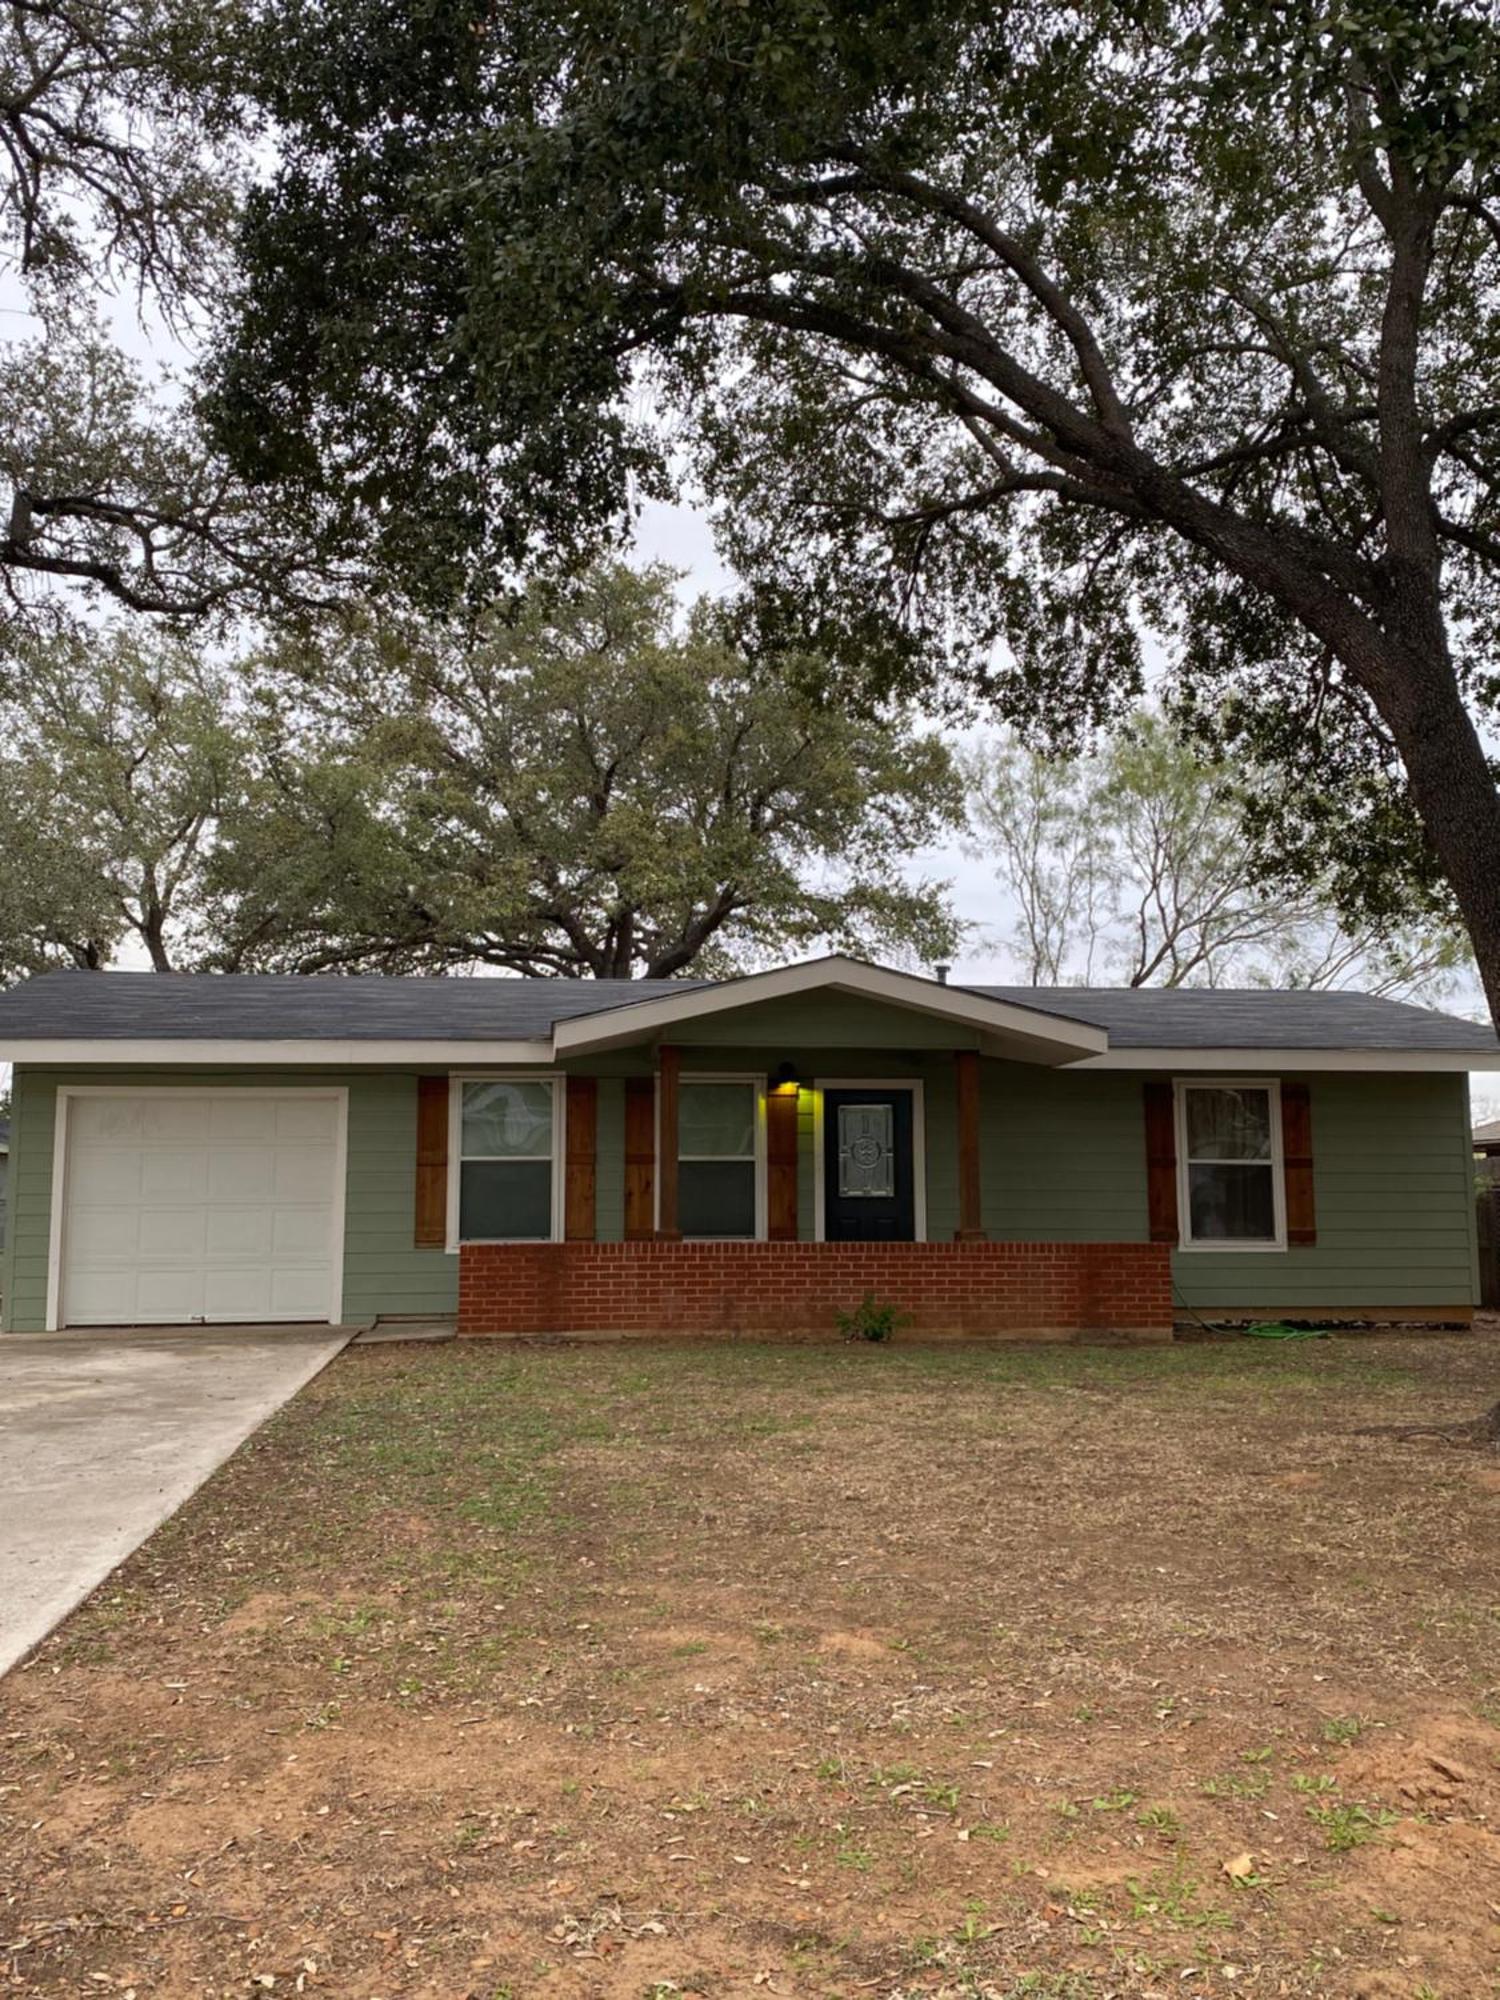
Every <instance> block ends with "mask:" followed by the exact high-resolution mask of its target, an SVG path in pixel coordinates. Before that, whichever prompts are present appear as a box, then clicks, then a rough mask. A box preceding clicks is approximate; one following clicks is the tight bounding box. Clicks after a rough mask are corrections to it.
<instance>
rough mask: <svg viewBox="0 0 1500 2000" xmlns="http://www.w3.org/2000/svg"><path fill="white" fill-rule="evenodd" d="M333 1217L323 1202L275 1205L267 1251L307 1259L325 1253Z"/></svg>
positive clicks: (288, 1258) (276, 1255)
mask: <svg viewBox="0 0 1500 2000" xmlns="http://www.w3.org/2000/svg"><path fill="white" fill-rule="evenodd" d="M332 1222H333V1217H332V1214H331V1212H330V1210H329V1208H328V1205H327V1204H326V1203H324V1204H323V1205H322V1206H320V1207H317V1208H276V1209H272V1210H271V1211H270V1223H271V1230H270V1241H269V1243H268V1244H267V1246H266V1250H267V1254H268V1255H270V1256H272V1257H275V1258H277V1259H278V1260H280V1259H286V1260H295V1261H298V1262H302V1263H306V1262H307V1261H308V1259H309V1258H312V1259H318V1258H321V1257H322V1256H323V1255H324V1252H325V1250H326V1247H327V1244H328V1239H329V1234H330V1231H331V1228H332Z"/></svg>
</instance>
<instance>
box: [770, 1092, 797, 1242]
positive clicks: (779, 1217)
mask: <svg viewBox="0 0 1500 2000" xmlns="http://www.w3.org/2000/svg"><path fill="white" fill-rule="evenodd" d="M766 1235H767V1236H768V1237H769V1238H770V1239H771V1241H772V1242H773V1243H795V1242H796V1240H797V1087H796V1085H795V1084H793V1085H791V1086H790V1087H788V1086H787V1085H785V1084H772V1086H771V1089H770V1092H769V1093H768V1095H767V1097H766Z"/></svg>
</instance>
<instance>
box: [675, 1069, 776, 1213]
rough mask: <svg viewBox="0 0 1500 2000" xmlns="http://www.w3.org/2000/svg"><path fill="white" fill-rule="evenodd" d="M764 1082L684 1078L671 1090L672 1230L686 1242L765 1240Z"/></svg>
mask: <svg viewBox="0 0 1500 2000" xmlns="http://www.w3.org/2000/svg"><path fill="white" fill-rule="evenodd" d="M765 1135H766V1117H765V1079H764V1077H760V1076H705V1075H691V1074H689V1075H686V1076H683V1077H681V1078H680V1079H679V1081H678V1085H677V1227H678V1228H679V1229H680V1230H681V1232H682V1234H683V1235H684V1236H685V1237H695V1236H696V1237H710V1238H729V1239H735V1238H743V1239H745V1240H748V1241H753V1240H756V1239H758V1238H760V1237H763V1236H764V1235H765V1233H766V1147H765Z"/></svg>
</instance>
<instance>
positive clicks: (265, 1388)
mask: <svg viewBox="0 0 1500 2000" xmlns="http://www.w3.org/2000/svg"><path fill="white" fill-rule="evenodd" d="M356 1330H357V1329H355V1328H354V1327H329V1326H317V1327H311V1326H302V1327H235V1328H224V1329H222V1330H220V1329H213V1330H205V1329H203V1328H201V1327H200V1328H197V1329H191V1328H176V1327H167V1328H163V1329H161V1330H159V1331H152V1332H144V1331H141V1330H138V1329H132V1330H126V1331H120V1332H114V1331H104V1332H99V1333H87V1334H81V1333H64V1334H49V1335H47V1336H46V1337H45V1338H42V1337H38V1338H35V1339H32V1338H29V1337H27V1336H25V1335H8V1336H5V1337H3V1338H0V1673H4V1672H5V1671H6V1669H7V1668H9V1667H13V1666H14V1665H15V1663H16V1661H17V1660H19V1659H20V1658H21V1657H22V1656H23V1655H24V1654H26V1653H28V1652H30V1650H31V1648H32V1647H33V1646H34V1645H36V1644H37V1642H38V1640H40V1639H43V1638H45V1637H46V1635H47V1634H48V1633H49V1632H50V1631H51V1630H52V1628H53V1626H54V1625H56V1624H57V1622H58V1620H59V1619H61V1618H64V1617H66V1616H67V1614H68V1612H70V1611H71V1610H72V1609H73V1607H74V1606H75V1605H76V1604H79V1603H81V1602H82V1600H83V1599H84V1598H85V1597H87V1596H88V1594H89V1592H90V1591H91V1590H93V1589H95V1588H96V1587H97V1586H98V1585H99V1584H100V1583H102V1582H103V1580H104V1578H105V1577H107V1576H108V1575H109V1573H110V1571H111V1570H112V1569H113V1568H114V1567H115V1565H116V1564H117V1563H119V1562H122V1561H123V1560H124V1559H125V1557H126V1556H128V1555H129V1554H130V1552H131V1550H132V1549H135V1548H138V1547H139V1546H140V1544H141V1543H142V1542H143V1541H144V1540H145V1539H146V1537H147V1536H148V1535H149V1534H150V1533H151V1531H152V1530H153V1529H154V1528H156V1527H158V1526H159V1525H160V1524H161V1523H162V1522H163V1521H164V1520H166V1518H167V1516H168V1515H169V1514H172V1513H175V1511H176V1510H177V1508H179V1507H180V1506H181V1505H182V1503H183V1501H184V1500H186V1499H187V1497H188V1495H189V1494H190V1493H192V1492H193V1491H194V1490H195V1489H196V1488H197V1487H199V1486H201V1485H202V1483H203V1481H204V1480H205V1479H207V1477H208V1476H209V1474H210V1473H211V1472H213V1471H215V1470H216V1469H217V1468H218V1467H219V1466H221V1465H222V1464H223V1463H224V1461H225V1459H226V1458H228V1457H229V1455H230V1453H231V1452H232V1451H234V1450H235V1449H236V1448H237V1446H239V1445H241V1444H243V1442H244V1441H245V1439H246V1438H247V1437H249V1435H250V1433H251V1432H252V1431H253V1430H254V1429H255V1428H256V1427H257V1426H258V1425H259V1424H262V1423H264V1421H265V1420H266V1418H267V1417H268V1416H270V1415H271V1413H272V1412H273V1411H274V1410H279V1409H280V1408H281V1405H282V1404H283V1403H285V1402H286V1401H288V1399H289V1398H290V1397H292V1396H294V1395H295V1394H296V1393H297V1391H298V1390H299V1389H300V1388H301V1387H302V1385H303V1383H304V1382H308V1381H310V1380H311V1379H312V1377H313V1376H314V1375H316V1374H317V1372H318V1370H319V1369H320V1368H322V1367H323V1366H324V1365H325V1364H326V1363H327V1362H329V1361H331V1360H332V1359H333V1357H334V1355H335V1354H337V1353H338V1351H339V1349H340V1348H341V1347H342V1346H343V1345H344V1343H345V1342H346V1341H347V1340H348V1339H349V1338H350V1336H351V1335H352V1334H353V1333H354V1332H355V1331H356Z"/></svg>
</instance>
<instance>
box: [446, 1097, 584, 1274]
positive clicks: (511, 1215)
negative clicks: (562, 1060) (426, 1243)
mask: <svg viewBox="0 0 1500 2000" xmlns="http://www.w3.org/2000/svg"><path fill="white" fill-rule="evenodd" d="M563 1088H564V1085H563V1079H562V1078H561V1077H557V1076H455V1077H454V1078H453V1081H452V1096H451V1099H450V1103H449V1123H448V1169H449V1171H448V1241H449V1243H450V1245H452V1246H453V1247H455V1248H456V1247H457V1245H458V1244H460V1243H548V1242H554V1241H556V1239H557V1238H558V1237H559V1236H560V1235H561V1233H562V1165H563V1144H562V1131H563V1124H562V1121H563Z"/></svg>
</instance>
